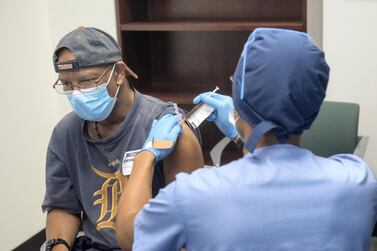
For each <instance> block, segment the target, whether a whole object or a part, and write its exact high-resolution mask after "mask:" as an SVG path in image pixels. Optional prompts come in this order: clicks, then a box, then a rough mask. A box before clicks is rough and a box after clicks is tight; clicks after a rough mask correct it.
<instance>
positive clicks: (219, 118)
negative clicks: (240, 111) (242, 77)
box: [193, 92, 238, 139]
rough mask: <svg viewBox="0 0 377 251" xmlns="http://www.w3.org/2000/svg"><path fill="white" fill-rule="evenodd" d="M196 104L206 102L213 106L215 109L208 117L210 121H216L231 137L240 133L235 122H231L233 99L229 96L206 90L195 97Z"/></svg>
mask: <svg viewBox="0 0 377 251" xmlns="http://www.w3.org/2000/svg"><path fill="white" fill-rule="evenodd" d="M193 102H194V104H199V103H200V102H204V103H206V104H207V105H210V106H212V107H213V108H215V110H214V111H213V112H212V113H211V115H209V117H208V118H207V120H208V121H214V122H215V124H216V126H217V127H218V128H219V129H220V131H221V132H222V133H223V134H224V135H225V136H227V137H228V138H230V139H233V138H235V137H236V136H237V135H238V133H237V130H236V128H235V127H234V124H233V123H232V122H231V118H232V116H233V109H234V106H233V99H232V98H231V97H229V96H225V95H220V94H217V93H211V92H205V93H202V94H200V95H198V96H196V97H195V98H194V101H193Z"/></svg>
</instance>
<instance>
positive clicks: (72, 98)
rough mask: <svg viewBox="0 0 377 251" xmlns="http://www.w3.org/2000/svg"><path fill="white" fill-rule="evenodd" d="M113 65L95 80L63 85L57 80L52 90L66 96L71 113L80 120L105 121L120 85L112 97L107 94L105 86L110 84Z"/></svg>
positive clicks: (112, 106)
mask: <svg viewBox="0 0 377 251" xmlns="http://www.w3.org/2000/svg"><path fill="white" fill-rule="evenodd" d="M109 69H111V73H110V76H109V78H108V79H107V81H106V82H103V80H102V79H103V77H104V75H105V74H106V73H107V72H108V71H109ZM114 69H115V64H114V65H112V66H108V67H107V69H106V70H105V71H104V72H103V73H102V74H101V76H100V77H99V78H97V79H88V80H83V81H80V82H77V83H76V84H75V85H73V84H72V83H71V82H66V83H64V82H63V81H60V80H58V81H57V83H55V85H54V88H55V89H56V90H57V91H58V92H59V93H62V94H65V95H67V97H68V101H69V103H70V104H71V107H72V109H73V111H74V112H75V113H76V114H77V115H78V116H79V117H80V118H82V119H84V120H89V121H102V120H105V119H106V118H107V117H108V116H109V115H110V113H111V111H112V110H113V108H114V105H115V103H116V100H117V95H118V92H119V88H120V85H118V86H117V90H116V93H115V96H114V97H111V96H110V95H109V93H108V90H107V86H108V84H109V83H110V80H111V78H112V75H113V72H114Z"/></svg>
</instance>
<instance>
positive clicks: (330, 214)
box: [117, 28, 377, 251]
mask: <svg viewBox="0 0 377 251" xmlns="http://www.w3.org/2000/svg"><path fill="white" fill-rule="evenodd" d="M328 77H329V67H328V65H327V64H326V61H325V59H324V54H323V52H322V51H321V50H320V49H318V47H316V46H315V45H314V44H313V42H312V40H311V38H310V37H309V36H308V35H307V34H305V33H301V32H296V31H290V30H281V29H267V28H260V29H256V30H255V31H254V32H253V33H252V34H251V35H250V37H249V39H248V41H247V43H246V44H245V46H244V50H243V53H242V55H241V57H240V60H239V63H238V65H237V68H236V70H235V73H234V79H233V89H232V96H233V99H232V98H230V97H227V96H223V95H218V94H214V95H212V96H209V95H208V93H204V94H201V95H199V96H198V97H197V98H195V100H194V103H198V102H200V101H203V102H205V103H207V104H209V105H211V106H213V107H214V108H215V111H214V113H213V115H211V117H210V119H211V120H214V122H215V123H216V125H217V126H218V127H219V128H220V130H221V131H222V132H223V133H224V134H225V135H226V136H228V137H230V138H235V137H237V135H239V136H240V137H241V139H242V140H243V141H244V142H245V149H244V152H245V155H244V156H243V158H241V159H238V160H235V161H233V162H231V163H229V164H227V165H225V166H222V167H220V168H205V169H201V170H198V171H195V172H194V173H192V174H191V175H188V174H178V175H177V179H176V181H175V182H173V183H171V184H170V185H169V186H167V187H166V188H165V189H163V190H160V192H159V194H158V196H157V197H156V198H154V199H151V200H150V198H151V178H152V174H153V166H154V163H155V162H156V161H159V160H160V159H163V158H164V157H165V156H167V155H168V154H169V152H170V151H171V149H172V148H173V147H174V142H175V141H176V138H177V137H179V133H180V129H181V125H180V123H179V118H178V117H177V116H173V115H166V116H164V117H163V118H162V119H160V120H159V121H158V122H157V121H154V123H153V125H152V130H151V133H150V135H149V138H148V139H147V141H146V143H145V145H144V149H145V151H142V152H141V153H139V154H138V155H137V156H136V158H135V161H134V169H133V171H132V174H131V178H130V180H129V183H128V184H127V186H128V187H127V189H126V191H125V193H123V195H122V198H121V202H120V203H122V204H123V206H122V208H119V209H121V210H119V211H118V215H117V217H118V218H117V221H118V220H119V223H118V229H121V228H123V230H124V232H123V233H122V234H118V240H119V241H120V242H121V243H122V242H123V244H126V243H128V242H131V241H132V239H133V240H134V244H133V250H134V251H139V250H148V251H149V250H153V251H169V250H180V249H181V248H182V247H185V248H186V249H187V250H197V251H205V250H212V251H213V250H216V251H222V250H230V251H236V250H263V251H268V250H342V251H345V250H350V251H358V250H368V248H369V242H370V236H371V233H372V230H373V226H374V224H375V222H376V206H377V182H376V179H375V177H374V175H373V173H372V171H371V170H370V169H369V167H368V165H367V164H366V163H365V162H364V161H363V160H362V159H360V158H358V157H356V156H354V155H351V154H340V155H335V156H332V157H329V158H323V157H319V156H316V155H314V154H313V153H312V152H310V151H309V150H306V149H303V148H300V147H299V141H300V135H301V134H302V132H303V131H304V130H305V129H308V128H309V127H310V125H311V124H312V122H313V120H314V119H315V117H316V115H317V114H318V111H319V109H320V106H321V103H322V101H323V99H324V97H325V91H326V87H327V82H328ZM233 109H235V121H236V122H235V127H234V126H233V124H232V123H231V122H230V120H229V117H230V116H229V113H230V112H232V110H233ZM323 141H324V142H325V141H326V139H323ZM148 180H149V183H148V182H147V181H148ZM139 211H140V212H139ZM121 246H122V245H121ZM122 247H126V246H122Z"/></svg>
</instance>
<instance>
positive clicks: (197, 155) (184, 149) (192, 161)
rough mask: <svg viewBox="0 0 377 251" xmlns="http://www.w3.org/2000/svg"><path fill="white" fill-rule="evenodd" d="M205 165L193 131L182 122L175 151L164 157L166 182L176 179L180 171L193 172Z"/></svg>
mask: <svg viewBox="0 0 377 251" xmlns="http://www.w3.org/2000/svg"><path fill="white" fill-rule="evenodd" d="M203 166H204V160H203V153H202V149H201V147H200V144H199V142H198V139H197V138H196V136H195V134H194V133H193V131H192V130H191V129H190V128H189V127H188V126H187V125H186V123H183V124H182V134H181V136H180V137H179V139H178V141H177V144H176V146H175V148H174V150H173V152H172V153H171V154H170V155H169V156H167V157H166V158H165V159H164V176H165V181H166V184H169V183H170V182H172V181H174V180H175V175H176V174H178V173H180V172H186V173H191V172H192V171H194V170H195V169H198V168H201V167H203Z"/></svg>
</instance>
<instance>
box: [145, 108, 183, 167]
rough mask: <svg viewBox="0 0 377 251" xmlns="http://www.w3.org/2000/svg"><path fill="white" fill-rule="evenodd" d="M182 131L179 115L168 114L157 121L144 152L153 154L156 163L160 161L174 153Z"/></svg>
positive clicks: (154, 123) (154, 122)
mask: <svg viewBox="0 0 377 251" xmlns="http://www.w3.org/2000/svg"><path fill="white" fill-rule="evenodd" d="M181 131H182V125H181V124H180V123H179V116H177V115H173V114H166V115H164V116H163V117H162V118H161V119H160V120H157V119H155V120H153V123H152V127H151V130H150V132H149V136H148V138H147V140H146V141H145V143H144V146H143V150H146V151H149V152H151V153H152V154H153V155H154V156H155V157H156V161H160V160H162V159H164V158H165V157H166V156H168V155H169V154H170V153H171V152H172V151H173V149H174V146H175V143H176V141H177V138H178V136H179V135H180V133H181Z"/></svg>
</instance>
